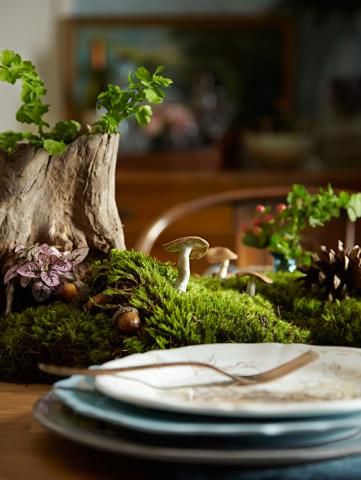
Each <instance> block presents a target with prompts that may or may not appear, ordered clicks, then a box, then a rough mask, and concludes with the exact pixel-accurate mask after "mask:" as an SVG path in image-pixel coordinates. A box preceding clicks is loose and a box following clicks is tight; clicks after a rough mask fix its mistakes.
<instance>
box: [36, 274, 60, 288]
mask: <svg viewBox="0 0 361 480" xmlns="http://www.w3.org/2000/svg"><path fill="white" fill-rule="evenodd" d="M40 278H41V279H42V281H43V282H44V283H45V285H47V286H48V287H51V288H54V287H57V286H58V285H59V284H60V279H59V275H58V273H57V272H55V271H54V270H48V271H47V272H41V274H40Z"/></svg>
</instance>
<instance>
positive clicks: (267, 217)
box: [263, 213, 274, 223]
mask: <svg viewBox="0 0 361 480" xmlns="http://www.w3.org/2000/svg"><path fill="white" fill-rule="evenodd" d="M263 221H264V223H272V222H273V221H274V218H273V215H271V214H270V213H268V214H267V215H265V216H264V217H263Z"/></svg>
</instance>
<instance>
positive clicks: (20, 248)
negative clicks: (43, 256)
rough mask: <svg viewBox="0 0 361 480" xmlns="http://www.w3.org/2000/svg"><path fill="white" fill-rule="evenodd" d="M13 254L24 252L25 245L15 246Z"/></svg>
mask: <svg viewBox="0 0 361 480" xmlns="http://www.w3.org/2000/svg"><path fill="white" fill-rule="evenodd" d="M14 252H15V253H23V252H25V245H16V247H15V248H14Z"/></svg>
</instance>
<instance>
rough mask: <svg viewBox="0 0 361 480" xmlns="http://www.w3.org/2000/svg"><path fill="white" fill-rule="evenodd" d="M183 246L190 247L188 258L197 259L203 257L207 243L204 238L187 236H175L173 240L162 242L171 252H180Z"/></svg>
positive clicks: (206, 249)
mask: <svg viewBox="0 0 361 480" xmlns="http://www.w3.org/2000/svg"><path fill="white" fill-rule="evenodd" d="M185 246H188V247H192V251H191V253H190V255H189V258H191V259H192V260H198V259H199V258H202V257H204V255H205V254H206V253H207V251H208V247H209V243H208V242H207V240H204V238H201V237H196V236H189V237H181V238H176V239H175V240H171V241H170V242H167V243H164V244H163V247H164V248H165V250H167V252H172V253H180V252H181V251H182V250H183V247H185Z"/></svg>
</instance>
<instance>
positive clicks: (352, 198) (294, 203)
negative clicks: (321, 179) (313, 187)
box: [243, 185, 361, 263]
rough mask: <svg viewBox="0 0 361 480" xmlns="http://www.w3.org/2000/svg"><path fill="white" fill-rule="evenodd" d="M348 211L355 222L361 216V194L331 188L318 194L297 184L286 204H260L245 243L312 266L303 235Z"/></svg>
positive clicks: (248, 229)
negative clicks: (337, 191) (304, 232)
mask: <svg viewBox="0 0 361 480" xmlns="http://www.w3.org/2000/svg"><path fill="white" fill-rule="evenodd" d="M342 210H345V211H346V212H347V215H348V217H349V219H350V220H351V221H355V220H356V219H357V218H359V217H361V193H355V194H349V193H347V192H340V193H338V194H337V193H335V192H334V191H333V189H332V187H331V186H330V185H329V186H328V187H327V188H325V189H322V188H321V189H320V190H319V192H318V193H314V194H313V193H310V192H309V191H308V190H307V189H306V188H305V187H304V186H303V185H293V187H292V190H291V191H290V193H289V194H288V196H287V201H286V203H285V204H282V203H281V204H278V205H277V206H276V207H275V208H274V209H273V208H272V207H271V206H265V205H257V207H256V216H255V219H254V220H253V222H252V224H251V225H246V226H245V227H244V237H243V243H244V244H245V245H249V246H251V247H256V248H263V249H267V250H268V251H269V252H270V253H273V254H280V255H283V256H284V257H285V258H286V259H291V258H294V259H296V260H297V261H298V263H309V261H310V256H311V252H307V251H304V250H303V248H302V244H301V239H302V238H301V236H302V232H303V231H304V230H305V229H306V228H307V227H311V228H315V227H322V226H324V225H325V223H327V222H328V221H329V220H331V219H332V218H337V217H339V216H340V214H341V211H342Z"/></svg>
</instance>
